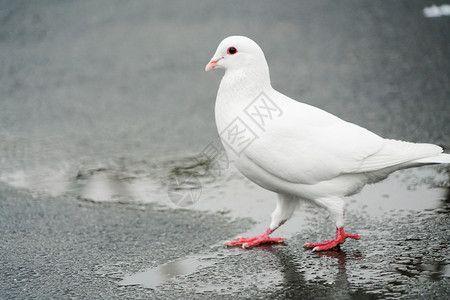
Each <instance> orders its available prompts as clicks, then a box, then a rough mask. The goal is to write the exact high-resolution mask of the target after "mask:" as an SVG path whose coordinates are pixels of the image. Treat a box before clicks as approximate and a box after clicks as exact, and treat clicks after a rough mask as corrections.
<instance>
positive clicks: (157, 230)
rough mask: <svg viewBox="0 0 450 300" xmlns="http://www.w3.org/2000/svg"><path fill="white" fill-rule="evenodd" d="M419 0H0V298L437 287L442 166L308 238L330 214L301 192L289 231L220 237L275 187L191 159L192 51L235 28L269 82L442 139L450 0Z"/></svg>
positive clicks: (376, 126) (357, 294)
mask: <svg viewBox="0 0 450 300" xmlns="http://www.w3.org/2000/svg"><path fill="white" fill-rule="evenodd" d="M432 4H433V2H431V1H407V0H405V1H389V2H383V3H374V2H373V1H356V0H355V1H346V2H345V3H337V2H336V1H297V2H269V1H246V2H244V3H240V2H239V3H237V2H236V3H235V2H220V3H214V2H210V1H171V2H167V1H149V2H127V3H124V2H121V1H106V0H105V1H96V2H89V1H77V2H61V1H39V2H29V1H0V66H1V68H0V165H1V168H0V169H1V170H0V239H1V242H0V278H1V280H0V298H1V299H16V298H17V299H30V298H38V299H45V298H63V299H64V298H90V299H103V298H125V299H139V298H158V299H205V298H223V299H228V298H275V299H277V298H278V299H284V298H300V299H303V298H312V299H445V298H446V297H448V296H447V295H449V294H450V257H449V248H450V246H449V245H450V240H449V237H450V223H449V220H450V218H449V213H450V209H449V203H450V175H449V174H450V171H449V169H448V168H445V167H426V168H424V169H423V170H422V169H421V170H417V171H405V172H399V173H396V174H395V175H393V176H391V177H390V178H389V179H388V180H387V181H386V182H384V183H380V184H379V185H374V186H370V187H368V188H367V189H364V190H363V192H362V193H361V195H358V196H354V197H351V198H350V199H349V201H348V206H347V212H346V226H347V227H348V228H350V229H351V232H352V233H361V234H363V235H364V238H363V239H362V240H361V241H349V242H346V243H345V244H344V245H343V246H342V247H341V249H338V250H335V251H327V252H323V253H312V252H311V251H308V250H305V249H303V247H302V245H303V243H305V242H306V241H308V242H314V241H321V240H324V239H326V238H330V237H331V236H332V234H333V230H334V229H333V228H332V226H331V225H332V224H331V221H330V220H329V219H327V216H326V214H325V213H324V212H322V211H317V210H315V209H313V208H305V210H304V211H303V212H299V213H298V214H297V216H295V217H294V218H293V219H292V220H291V221H290V222H288V224H286V225H285V226H286V227H285V228H282V229H280V231H279V232H278V234H279V235H281V236H287V237H288V241H287V244H286V245H267V246H263V247H258V248H254V249H251V250H243V249H239V248H233V249H227V248H224V247H223V246H222V242H223V241H224V240H227V239H230V238H233V237H234V236H236V235H238V234H257V233H259V232H260V231H261V230H262V229H264V228H265V226H267V224H268V222H269V215H270V212H271V211H272V209H273V208H274V205H275V203H274V200H273V199H274V195H272V194H271V193H269V192H265V191H263V190H261V189H259V188H257V187H256V186H254V185H253V184H252V183H251V182H249V181H247V180H246V179H244V178H242V176H240V175H238V174H237V173H236V171H235V170H234V169H233V168H232V166H227V167H226V168H225V169H226V170H224V171H225V172H224V173H217V170H216V171H215V172H214V174H213V175H214V176H212V177H211V175H210V174H207V175H204V174H203V173H202V174H203V175H201V174H200V173H201V171H199V169H202V168H203V169H204V168H205V166H206V168H208V166H209V165H208V164H201V163H198V160H196V159H195V157H196V156H197V155H198V154H199V153H201V151H202V150H203V149H204V148H205V147H206V146H207V145H208V144H210V143H211V141H214V140H216V139H217V133H216V131H215V126H214V99H215V94H216V91H217V88H218V85H219V82H220V78H221V75H222V74H221V73H220V71H218V72H217V71H215V72H208V73H205V72H204V66H205V65H206V63H207V62H208V61H209V59H210V58H211V56H212V55H213V53H214V51H215V49H216V47H217V45H218V43H219V42H220V41H221V40H222V39H223V38H224V37H226V36H228V35H232V34H242V35H247V36H249V37H251V38H252V39H254V40H255V41H257V42H258V43H259V44H260V45H261V47H262V48H263V50H264V51H265V54H266V58H267V60H268V63H269V66H270V70H271V78H272V84H273V86H274V87H275V88H276V89H278V90H280V91H282V92H283V93H285V94H287V95H289V96H291V97H293V98H295V99H298V100H301V101H302V102H306V103H309V104H313V105H315V106H318V107H320V108H323V109H325V110H327V111H329V112H331V113H333V114H336V115H338V116H339V117H341V118H343V119H345V120H348V121H351V122H354V123H356V124H359V125H361V126H364V127H366V128H368V129H370V130H372V131H374V132H376V133H377V134H380V135H382V136H385V137H389V138H395V139H403V140H409V141H415V142H419V141H420V142H432V143H437V144H440V145H443V146H445V147H447V149H449V148H450V147H449V146H450V114H449V113H448V112H449V110H450V87H449V82H450V36H449V35H448V28H450V17H445V16H444V17H440V18H426V17H425V16H424V15H423V12H422V11H423V8H424V7H426V6H431V5H432ZM180 174H181V175H183V176H186V175H187V176H190V175H192V174H194V175H197V177H198V181H197V182H196V183H197V184H199V186H197V188H196V189H194V192H196V194H195V196H192V197H194V198H193V199H194V200H195V201H194V203H193V205H189V207H187V208H182V207H180V206H179V205H178V206H177V205H175V204H174V198H173V196H171V195H173V194H170V193H168V192H167V187H168V186H170V180H171V179H173V176H174V175H175V176H177V175H180ZM178 204H179V203H178ZM177 274H178V275H177Z"/></svg>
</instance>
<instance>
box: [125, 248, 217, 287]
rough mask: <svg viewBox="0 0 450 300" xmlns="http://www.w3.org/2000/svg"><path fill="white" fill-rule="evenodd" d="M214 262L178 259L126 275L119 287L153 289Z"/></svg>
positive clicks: (197, 259)
mask: <svg viewBox="0 0 450 300" xmlns="http://www.w3.org/2000/svg"><path fill="white" fill-rule="evenodd" d="M214 263H215V262H214V261H213V260H211V259H210V258H208V257H204V256H201V255H192V256H188V257H186V258H183V259H178V260H175V261H172V262H169V263H167V264H164V265H162V266H159V267H156V268H153V269H150V270H148V271H145V272H141V273H137V274H133V275H128V276H126V277H125V278H124V279H123V280H122V281H120V282H119V285H124V286H128V285H141V286H143V287H145V288H149V289H154V288H156V287H157V286H160V285H162V284H165V283H169V282H171V281H174V280H175V279H176V277H177V276H186V275H189V274H192V273H195V272H196V271H198V270H199V269H201V268H206V267H209V266H212V265H214Z"/></svg>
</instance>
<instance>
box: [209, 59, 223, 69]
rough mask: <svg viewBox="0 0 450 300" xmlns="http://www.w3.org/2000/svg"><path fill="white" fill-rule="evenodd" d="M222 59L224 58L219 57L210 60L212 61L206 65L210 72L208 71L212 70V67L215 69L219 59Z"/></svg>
mask: <svg viewBox="0 0 450 300" xmlns="http://www.w3.org/2000/svg"><path fill="white" fill-rule="evenodd" d="M221 59H222V58H219V59H217V60H212V61H210V62H209V63H208V64H207V65H206V68H205V71H206V72H208V71H211V70H212V69H214V68H215V67H216V64H217V62H218V61H219V60H221Z"/></svg>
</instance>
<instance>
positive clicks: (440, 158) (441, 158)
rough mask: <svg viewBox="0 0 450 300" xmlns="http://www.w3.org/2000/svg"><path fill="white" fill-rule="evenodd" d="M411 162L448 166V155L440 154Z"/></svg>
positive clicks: (449, 156) (449, 161) (449, 158)
mask: <svg viewBox="0 0 450 300" xmlns="http://www.w3.org/2000/svg"><path fill="white" fill-rule="evenodd" d="M413 162H415V163H420V164H450V154H446V153H442V154H440V155H437V156H432V157H425V158H421V159H416V160H414V161H413Z"/></svg>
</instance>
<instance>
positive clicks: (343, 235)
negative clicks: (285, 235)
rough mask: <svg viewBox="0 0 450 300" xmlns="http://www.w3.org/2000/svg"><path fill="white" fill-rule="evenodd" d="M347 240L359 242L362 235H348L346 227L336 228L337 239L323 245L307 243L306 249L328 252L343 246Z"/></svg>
mask: <svg viewBox="0 0 450 300" xmlns="http://www.w3.org/2000/svg"><path fill="white" fill-rule="evenodd" d="M346 238H351V239H355V240H359V239H360V238H361V235H359V234H350V233H347V232H345V231H344V227H341V228H336V238H335V239H334V240H331V241H328V240H327V241H325V242H323V243H306V244H305V247H308V248H313V249H312V251H323V250H328V249H331V248H334V247H336V246H338V245H339V244H342V243H343V242H344V241H345V239H346Z"/></svg>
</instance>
